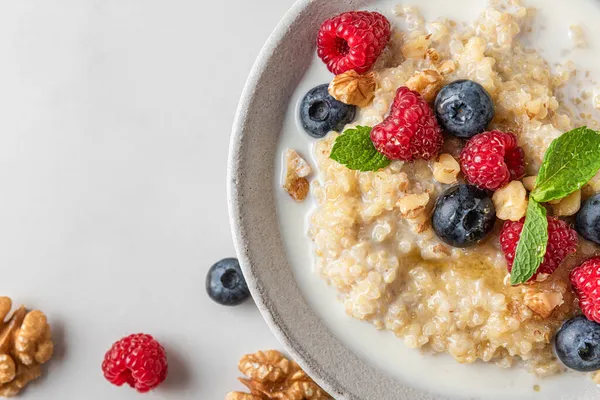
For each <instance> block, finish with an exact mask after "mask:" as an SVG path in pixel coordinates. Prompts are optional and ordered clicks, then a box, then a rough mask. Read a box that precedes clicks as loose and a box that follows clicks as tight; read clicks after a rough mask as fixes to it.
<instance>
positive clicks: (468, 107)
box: [434, 79, 494, 139]
mask: <svg viewBox="0 0 600 400" xmlns="http://www.w3.org/2000/svg"><path fill="white" fill-rule="evenodd" d="M434 108H435V113H436V115H437V117H438V121H440V124H441V125H442V127H443V128H444V132H446V133H447V134H449V135H454V136H456V137H459V138H462V139H468V138H471V137H473V136H475V135H476V134H478V133H481V132H483V131H485V128H487V126H488V125H489V124H490V122H492V119H493V118H494V103H493V101H492V98H491V97H490V95H489V94H488V92H486V91H485V89H484V88H483V86H481V85H480V84H479V83H477V82H474V81H470V80H467V79H461V80H458V81H454V82H452V83H451V84H449V85H446V86H444V88H443V89H442V90H440V92H439V93H438V95H437V97H436V98H435V106H434Z"/></svg>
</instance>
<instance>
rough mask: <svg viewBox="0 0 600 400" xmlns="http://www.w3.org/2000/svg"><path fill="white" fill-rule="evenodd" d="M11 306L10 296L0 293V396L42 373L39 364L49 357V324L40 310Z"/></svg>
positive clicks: (8, 394) (16, 391)
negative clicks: (0, 295) (3, 295)
mask: <svg viewBox="0 0 600 400" xmlns="http://www.w3.org/2000/svg"><path fill="white" fill-rule="evenodd" d="M11 309H12V300H11V299H10V298H9V297H0V397H12V396H16V395H17V394H18V393H19V391H20V390H21V389H23V388H24V387H25V386H26V385H27V384H28V383H29V382H31V381H32V380H34V379H37V378H38V377H39V376H40V375H41V374H42V372H41V364H44V363H46V362H47V361H48V360H50V358H51V357H52V352H53V350H54V344H53V343H52V335H51V331H50V325H48V321H47V320H46V316H45V315H44V313H42V312H41V311H39V310H34V311H30V312H27V310H26V309H25V307H24V306H21V307H19V308H17V310H15V311H14V312H13V314H12V315H11V316H10V318H8V319H7V316H8V314H9V313H10V310H11Z"/></svg>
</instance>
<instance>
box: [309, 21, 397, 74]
mask: <svg viewBox="0 0 600 400" xmlns="http://www.w3.org/2000/svg"><path fill="white" fill-rule="evenodd" d="M390 37H391V27H390V22H389V21H388V20H387V19H386V18H385V17H384V16H383V15H381V14H379V13H376V12H368V11H353V12H347V13H343V14H340V15H338V16H337V17H334V18H331V19H328V20H327V21H325V22H324V23H323V25H321V29H319V36H318V38H317V53H318V54H319V57H320V58H321V60H323V62H324V63H325V64H326V65H327V68H328V69H329V70H330V71H331V72H333V73H334V74H336V75H339V74H342V73H344V72H346V71H349V70H351V69H353V70H355V71H356V72H358V73H359V74H364V73H365V72H367V71H368V70H370V69H371V67H372V66H373V64H375V61H377V58H378V57H379V56H380V55H381V52H382V51H383V49H384V48H385V46H386V45H387V44H388V42H389V41H390Z"/></svg>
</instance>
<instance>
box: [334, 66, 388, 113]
mask: <svg viewBox="0 0 600 400" xmlns="http://www.w3.org/2000/svg"><path fill="white" fill-rule="evenodd" d="M376 88H377V82H376V79H375V73H374V72H369V73H367V74H365V75H360V74H359V73H358V72H356V71H354V70H350V71H347V72H344V73H343V74H340V75H338V76H336V77H335V78H333V81H331V83H330V84H329V94H330V95H331V97H333V98H334V99H336V100H338V101H341V102H342V103H344V104H351V105H354V106H358V107H363V108H364V107H367V106H368V105H369V104H371V102H372V101H373V98H374V97H375V89H376Z"/></svg>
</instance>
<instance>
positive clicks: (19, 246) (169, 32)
mask: <svg viewBox="0 0 600 400" xmlns="http://www.w3.org/2000/svg"><path fill="white" fill-rule="evenodd" d="M292 2H293V1H292V0H268V1H266V0H261V1H248V0H228V1H223V0H215V1H210V2H209V1H207V0H37V1H36V0H18V1H17V0H13V1H8V0H2V1H0V243H1V245H0V246H1V247H0V268H1V270H2V275H1V277H0V294H3V295H8V296H11V297H12V298H13V299H14V300H15V302H16V303H23V304H26V305H27V306H28V307H30V308H39V309H41V310H43V311H44V312H45V313H46V314H47V315H48V317H49V320H50V322H51V324H52V327H53V330H54V339H55V342H56V355H55V358H54V359H53V360H52V361H51V362H50V364H49V365H48V368H47V370H46V371H45V374H44V377H43V378H41V379H40V380H38V381H36V382H35V383H33V384H31V385H29V387H27V389H26V390H25V391H24V392H23V396H22V398H23V399H26V400H34V399H39V400H41V399H44V400H47V399H60V400H69V399H77V400H83V399H86V400H87V399H91V400H96V399H97V400H106V399H116V400H119V399H140V398H145V399H194V400H219V399H223V398H224V397H225V394H226V393H227V392H228V391H229V390H232V389H236V388H237V389H240V388H241V385H239V384H238V383H237V382H236V377H237V376H239V373H238V372H237V361H238V359H239V357H240V356H241V355H242V354H244V353H247V352H254V351H256V350H259V349H268V348H281V346H280V345H279V344H278V342H277V341H276V340H275V338H274V337H273V335H272V334H271V333H270V332H269V330H268V328H267V326H266V324H265V323H264V322H263V320H262V318H261V317H260V314H259V313H258V311H257V310H256V308H255V306H254V305H253V304H252V303H251V302H250V303H248V304H245V305H244V306H241V307H238V308H225V307H221V306H218V305H216V304H214V303H212V302H211V301H210V300H209V299H208V297H207V296H206V294H205V289H204V279H205V275H206V271H207V269H208V268H209V267H210V265H211V264H212V263H213V262H215V261H217V260H219V259H221V258H224V257H228V256H233V255H234V251H233V245H232V241H231V235H230V229H229V224H228V217H227V200H226V189H225V177H226V171H225V168H226V162H227V148H228V142H229V134H230V130H231V124H232V120H233V116H234V112H235V109H236V106H237V102H238V99H239V96H240V94H241V91H242V88H243V84H244V82H245V80H246V77H247V75H248V72H249V70H250V68H251V66H252V64H253V62H254V59H255V57H256V56H257V54H258V52H259V50H260V47H261V46H262V44H263V43H264V42H265V40H266V38H267V37H268V35H269V33H270V32H271V31H272V29H273V28H274V26H275V25H276V23H277V22H278V20H279V19H280V18H281V17H282V16H283V14H284V13H285V11H286V10H287V9H288V8H289V7H290V6H291V4H292ZM135 332H146V333H150V334H152V335H154V336H155V337H156V338H157V339H159V341H160V342H161V343H162V344H163V345H164V346H165V347H166V349H167V352H168V354H169V364H170V374H169V377H168V379H167V381H166V383H165V384H164V385H163V386H162V387H161V388H160V389H159V390H157V391H155V392H154V393H151V394H147V395H138V394H136V393H135V392H134V391H133V390H131V389H129V388H126V387H121V388H117V387H113V386H112V385H110V384H108V383H107V382H105V381H104V378H103V377H102V374H101V370H100V364H101V362H102V358H103V355H104V353H105V351H106V350H107V349H108V348H109V347H110V345H111V344H112V343H113V342H114V341H115V340H117V339H119V338H121V337H122V336H124V335H127V334H130V333H135Z"/></svg>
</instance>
